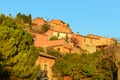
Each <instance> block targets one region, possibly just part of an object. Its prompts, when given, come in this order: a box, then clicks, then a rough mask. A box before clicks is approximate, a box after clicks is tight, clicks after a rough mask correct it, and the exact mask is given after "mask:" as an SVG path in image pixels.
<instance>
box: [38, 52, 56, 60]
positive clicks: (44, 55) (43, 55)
mask: <svg viewBox="0 0 120 80" xmlns="http://www.w3.org/2000/svg"><path fill="white" fill-rule="evenodd" d="M39 56H42V57H46V58H51V59H56V57H54V56H52V55H49V54H47V53H44V52H40V54H39Z"/></svg>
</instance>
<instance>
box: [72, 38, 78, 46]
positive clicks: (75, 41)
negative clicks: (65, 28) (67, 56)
mask: <svg viewBox="0 0 120 80" xmlns="http://www.w3.org/2000/svg"><path fill="white" fill-rule="evenodd" d="M71 42H72V43H73V44H74V46H77V45H78V44H79V40H78V39H77V38H72V39H71Z"/></svg>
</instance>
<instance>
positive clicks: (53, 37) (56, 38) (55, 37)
mask: <svg viewBox="0 0 120 80" xmlns="http://www.w3.org/2000/svg"><path fill="white" fill-rule="evenodd" d="M49 40H59V38H58V37H57V36H52V37H50V39H49Z"/></svg>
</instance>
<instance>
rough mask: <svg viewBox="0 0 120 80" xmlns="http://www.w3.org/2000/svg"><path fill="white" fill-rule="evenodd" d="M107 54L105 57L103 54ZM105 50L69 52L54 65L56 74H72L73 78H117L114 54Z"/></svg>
mask: <svg viewBox="0 0 120 80" xmlns="http://www.w3.org/2000/svg"><path fill="white" fill-rule="evenodd" d="M103 54H104V55H106V57H105V58H103V57H101V55H103ZM108 55H109V54H108V53H106V54H105V52H102V53H100V52H96V53H93V54H85V53H82V54H75V53H68V54H66V55H65V56H63V57H61V58H58V59H57V60H56V62H55V64H54V66H53V68H52V69H53V72H54V73H55V76H57V77H59V78H62V77H63V76H71V77H72V78H73V80H79V79H87V80H89V79H90V80H116V79H115V78H116V76H115V74H116V70H117V68H116V65H115V63H114V59H113V55H111V56H108Z"/></svg>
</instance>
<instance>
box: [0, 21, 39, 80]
mask: <svg viewBox="0 0 120 80" xmlns="http://www.w3.org/2000/svg"><path fill="white" fill-rule="evenodd" d="M12 21H13V22H12ZM0 54H1V61H0V62H1V63H2V64H0V66H1V70H5V71H7V72H8V75H9V79H11V80H12V79H24V80H26V79H28V80H33V79H35V78H36V76H37V73H38V71H39V70H38V68H37V67H36V66H35V63H36V59H37V58H38V54H39V50H37V49H36V48H35V47H34V46H33V38H32V36H31V35H30V34H28V33H27V32H25V31H24V30H23V29H22V28H21V27H19V26H17V25H16V24H14V20H12V19H6V20H5V21H4V24H3V25H2V26H0ZM3 77H4V76H3Z"/></svg>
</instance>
